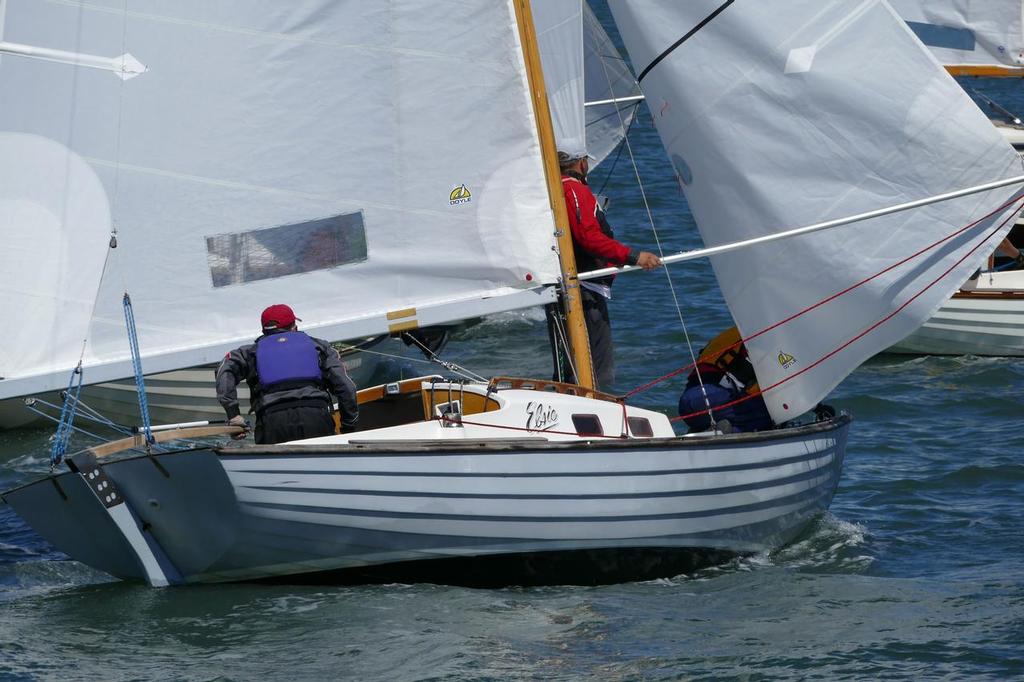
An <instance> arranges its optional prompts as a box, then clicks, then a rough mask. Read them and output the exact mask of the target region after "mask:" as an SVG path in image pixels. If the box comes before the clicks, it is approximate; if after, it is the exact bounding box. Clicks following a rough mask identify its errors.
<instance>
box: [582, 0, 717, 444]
mask: <svg viewBox="0 0 1024 682" xmlns="http://www.w3.org/2000/svg"><path fill="white" fill-rule="evenodd" d="M732 1H733V0H729V2H727V3H726V5H728V4H731V3H732ZM724 7H725V6H723V7H721V8H719V10H718V12H720V11H721V10H722V9H724ZM715 14H717V12H716V13H715ZM711 18H714V15H712V16H711ZM711 18H709V19H707V20H705V21H704V22H703V23H707V22H708V21H710V20H711ZM698 28H699V27H698ZM696 30H697V28H695V29H694V30H693V31H691V34H692V33H694V32H696ZM684 40H685V37H684ZM681 43H682V41H680V42H679V43H677V45H678V44H681ZM673 49H674V48H673ZM659 59H660V58H659ZM651 66H653V64H652V65H651ZM601 67H602V70H603V71H604V76H605V80H606V81H607V82H608V87H609V88H611V76H610V74H609V73H608V66H607V65H606V64H605V63H604V62H603V61H602V62H601ZM647 68H648V70H649V69H650V68H651V67H650V66H649V67H647ZM615 111H616V113H617V114H618V115H619V128H620V129H621V130H622V141H623V144H624V146H625V147H626V151H627V152H629V161H630V163H631V164H632V165H633V174H634V175H635V176H636V184H637V186H638V187H639V188H640V197H641V198H642V199H643V202H644V210H645V211H646V212H647V221H648V223H650V226H651V233H652V234H653V235H654V243H655V244H656V245H657V247H658V256H659V257H661V258H663V257H664V256H665V250H664V249H663V248H662V246H661V238H660V237H659V236H658V227H657V225H655V223H654V214H653V213H652V212H651V204H650V202H649V201H648V200H647V191H646V190H645V189H644V183H643V180H642V179H641V177H640V168H639V167H638V166H637V163H636V157H635V156H634V155H633V145H632V144H631V143H630V141H629V134H628V133H629V130H628V129H627V127H626V124H625V121H624V120H623V118H622V112H621V110H620V109H619V108H618V107H616V108H615ZM651 120H652V122H653V120H654V117H653V116H652V117H651ZM630 124H632V121H631V122H630ZM662 268H663V269H664V271H665V281H666V282H667V283H668V289H669V291H670V292H671V294H672V303H673V305H675V307H676V314H677V315H678V317H679V326H680V327H682V330H683V339H684V340H685V341H686V348H687V351H688V352H689V353H690V361H691V362H692V363H693V366H694V371H695V372H696V373H697V383H698V384H700V387H701V393H702V394H703V396H704V404H705V405H706V406H707V408H708V410H709V412H708V415H709V418H710V420H711V425H712V426H714V425H715V418H714V415H713V414H712V413H711V412H710V410H711V401H710V400H709V398H708V394H707V391H706V390H705V389H704V379H703V377H701V372H700V367H699V366H698V365H697V356H696V354H695V353H694V352H693V342H692V341H691V339H690V331H689V329H687V327H686V319H685V318H684V316H683V308H682V306H681V305H680V304H679V296H678V295H677V294H676V288H675V285H674V284H673V283H672V273H670V272H669V269H668V267H667V266H664V265H663V266H662Z"/></svg>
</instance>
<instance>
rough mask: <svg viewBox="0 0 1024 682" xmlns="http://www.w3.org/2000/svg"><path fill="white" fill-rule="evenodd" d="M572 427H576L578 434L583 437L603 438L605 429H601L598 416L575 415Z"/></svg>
mask: <svg viewBox="0 0 1024 682" xmlns="http://www.w3.org/2000/svg"><path fill="white" fill-rule="evenodd" d="M572 425H573V426H574V427H576V433H578V434H579V435H581V436H603V435H604V429H602V428H601V420H600V419H598V418H597V415H596V414H574V415H573V416H572Z"/></svg>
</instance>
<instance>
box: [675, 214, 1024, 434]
mask: <svg viewBox="0 0 1024 682" xmlns="http://www.w3.org/2000/svg"><path fill="white" fill-rule="evenodd" d="M1017 202H1021V207H1024V197H1017V198H1015V199H1012V200H1010V201H1009V202H1007V203H1006V204H1003V205H1002V206H1000V207H999V208H997V209H996V210H995V211H993V212H992V213H989V214H988V215H986V216H985V217H983V218H981V219H980V220H978V221H976V222H974V223H972V224H971V225H968V226H967V227H966V228H963V229H961V230H958V231H957V232H954V233H953V234H952V235H950V236H949V237H946V238H944V239H941V240H939V241H938V242H936V243H934V244H932V245H931V246H929V247H927V248H925V249H922V250H921V251H918V252H917V253H916V254H914V255H913V256H909V257H907V258H905V259H903V260H902V261H900V262H899V263H897V264H896V265H893V266H890V267H888V268H886V269H885V270H882V271H881V272H880V273H878V274H877V275H872V276H871V277H869V278H868V279H866V280H864V281H862V282H858V283H857V284H855V285H853V286H852V287H850V288H848V289H845V290H844V291H842V292H840V293H839V294H836V295H834V296H831V297H829V298H827V299H825V300H824V301H822V302H819V303H816V304H815V305H813V306H811V307H810V308H808V309H807V310H804V311H801V312H799V313H797V314H796V315H792V316H790V317H788V318H786V319H785V320H783V321H782V322H780V323H778V324H775V325H772V326H771V327H768V328H766V329H765V330H762V331H761V332H758V333H757V334H755V335H753V336H751V337H749V338H754V337H755V336H759V335H760V334H762V333H764V331H768V330H770V329H775V328H776V327H778V326H779V325H781V324H784V323H785V322H788V321H790V320H793V319H795V318H796V317H799V316H800V315H802V314H803V313H805V312H807V311H808V310H813V309H814V308H817V307H818V306H819V305H821V303H824V302H827V301H831V300H834V299H835V298H838V297H839V296H841V295H842V294H844V293H846V292H848V291H851V290H853V289H855V288H856V287H858V286H860V285H861V284H864V283H865V282H868V281H870V280H872V279H874V278H875V277H877V276H878V275H880V274H883V273H885V272H888V271H889V270H892V268H894V267H896V266H898V265H902V264H903V263H906V262H907V261H908V260H910V259H912V258H915V257H917V256H919V255H921V254H922V253H924V252H925V251H928V250H930V249H932V248H934V247H936V246H938V245H939V244H941V243H942V242H944V241H947V240H949V239H951V238H952V237H955V236H957V235H958V234H961V233H962V232H964V230H966V229H968V228H970V227H973V226H974V225H977V224H978V223H979V222H981V221H982V220H985V219H986V218H988V217H989V216H991V215H993V214H995V213H998V212H999V211H1001V210H1003V209H1004V208H1006V207H1008V206H1010V205H1011V204H1013V203H1017ZM1021 207H1018V211H1019V210H1020V208H1021ZM1016 216H1017V211H1014V212H1013V213H1011V214H1010V215H1009V216H1008V217H1007V218H1005V219H1004V220H1003V222H1001V223H1000V224H999V225H998V226H997V227H995V228H994V229H993V230H992V231H991V232H990V233H989V234H988V235H986V236H985V238H984V239H982V240H981V241H980V242H978V244H976V245H975V247H974V248H973V249H971V250H970V251H968V252H967V253H965V254H964V255H963V257H961V258H960V260H958V261H957V262H955V263H953V264H952V265H951V266H949V267H948V268H947V269H946V271H945V272H943V273H942V274H941V275H939V276H938V277H936V278H935V279H933V280H932V281H931V282H929V283H928V284H927V285H925V287H924V288H923V289H921V290H920V291H918V292H917V293H916V294H914V295H913V296H911V297H910V298H909V299H907V301H906V302H905V303H903V305H901V306H900V307H899V308H897V309H896V310H894V311H892V312H891V313H889V314H888V315H886V316H885V317H883V318H882V319H880V320H879V321H878V322H876V323H875V324H873V325H871V326H870V327H868V328H867V329H865V330H864V331H862V332H861V333H860V334H857V335H856V336H854V337H853V338H851V339H850V340H848V341H847V342H846V343H844V344H842V345H840V346H839V347H838V348H836V349H834V350H833V351H831V352H830V353H827V354H825V355H823V356H822V357H820V358H818V359H817V360H816V361H815V362H813V363H811V364H810V365H808V366H807V367H804V368H803V369H801V370H800V371H799V372H796V373H795V374H792V375H790V376H788V377H786V378H784V379H781V380H779V381H777V382H775V383H774V384H772V385H771V386H767V387H765V388H762V389H760V390H758V391H756V392H754V393H751V394H750V395H745V396H742V397H740V398H738V399H736V400H733V401H731V402H728V403H725V404H722V405H716V406H715V407H714V408H713V410H723V409H725V408H727V407H732V406H733V405H738V404H740V403H743V402H746V401H747V400H751V399H753V398H756V397H757V396H759V395H762V394H764V393H766V392H768V391H770V390H772V389H774V388H778V387H779V386H781V385H782V384H784V383H786V382H788V381H791V380H793V379H795V378H797V377H798V376H800V375H801V374H804V373H805V372H809V371H810V370H812V369H814V368H815V367H817V366H818V365H820V364H821V363H823V362H825V361H826V360H828V359H829V358H831V357H833V356H834V355H836V354H837V353H840V352H841V351H843V350H844V349H846V348H848V347H849V346H850V345H852V344H854V343H856V342H857V341H858V340H860V339H862V338H863V337H865V336H866V335H868V334H870V333H871V332H873V331H874V330H875V329H877V328H878V327H880V326H882V325H883V324H885V323H886V322H888V321H889V320H890V319H892V318H893V317H895V316H896V315H898V314H899V313H900V312H901V311H902V310H903V309H904V308H906V307H907V306H908V305H910V304H911V303H913V302H914V301H915V300H917V299H918V298H919V297H920V296H921V295H922V294H924V293H925V292H926V291H928V290H929V289H931V288H932V287H934V286H935V285H936V284H938V283H939V282H940V281H942V280H943V279H944V278H945V277H946V276H947V275H949V273H950V272H952V271H953V270H954V269H955V268H956V267H957V266H958V265H960V264H961V263H963V262H964V261H965V260H967V259H968V258H969V257H970V256H971V254H973V253H974V252H975V251H977V250H978V249H980V248H981V247H982V245H983V244H985V242H987V241H988V240H989V239H991V238H992V235H994V234H995V233H996V232H998V231H999V230H1001V229H1002V228H1003V227H1005V226H1006V223H1008V222H1010V220H1012V219H1013V218H1015V217H1016ZM739 343H742V341H740V342H738V343H737V344H735V345H736V346H738V345H739ZM676 373H678V372H676ZM711 411H712V410H698V411H696V412H691V413H690V414H684V415H680V416H678V417H672V418H671V419H670V421H680V420H682V419H688V418H690V417H696V416H698V415H701V414H707V413H709V412H711Z"/></svg>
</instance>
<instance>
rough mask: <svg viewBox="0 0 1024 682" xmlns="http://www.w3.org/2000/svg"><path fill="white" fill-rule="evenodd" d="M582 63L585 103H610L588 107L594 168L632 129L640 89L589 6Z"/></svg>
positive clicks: (586, 8) (588, 139) (588, 128)
mask: <svg viewBox="0 0 1024 682" xmlns="http://www.w3.org/2000/svg"><path fill="white" fill-rule="evenodd" d="M583 63H584V66H583V76H584V96H585V98H586V101H587V102H591V103H596V102H608V103H607V104H588V105H587V106H586V126H587V153H588V154H590V157H591V159H592V161H591V163H590V165H591V167H595V166H597V165H598V164H599V163H601V162H602V161H604V159H605V157H607V156H608V155H609V154H610V153H611V152H612V150H614V149H615V148H616V147H617V146H618V145H619V143H620V142H621V141H622V138H623V137H624V136H625V133H626V130H628V129H629V124H630V122H631V121H632V120H633V117H634V116H635V115H636V112H637V108H638V107H637V101H636V97H637V96H639V95H640V85H639V84H638V83H637V82H636V78H634V77H633V73H632V72H631V71H630V70H629V65H627V64H626V60H625V59H623V58H622V56H621V55H620V54H619V51H618V49H617V48H616V47H615V44H614V43H613V42H612V40H611V38H609V37H608V34H607V33H606V32H605V30H604V27H603V26H601V22H600V21H599V20H598V18H597V17H596V16H595V15H594V12H593V11H592V10H591V9H590V6H589V5H586V4H584V6H583ZM616 100H622V101H616ZM616 109H617V110H618V111H616Z"/></svg>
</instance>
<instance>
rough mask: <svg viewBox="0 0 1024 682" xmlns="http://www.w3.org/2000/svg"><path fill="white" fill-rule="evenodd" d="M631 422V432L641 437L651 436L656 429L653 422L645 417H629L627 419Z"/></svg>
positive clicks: (627, 421) (628, 422)
mask: <svg viewBox="0 0 1024 682" xmlns="http://www.w3.org/2000/svg"><path fill="white" fill-rule="evenodd" d="M626 423H627V424H629V432H630V433H631V434H633V435H634V436H637V437H639V438H651V437H653V436H654V429H652V428H651V422H650V421H649V420H648V419H646V418H645V417H629V418H627V419H626Z"/></svg>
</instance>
